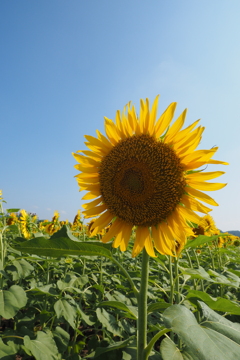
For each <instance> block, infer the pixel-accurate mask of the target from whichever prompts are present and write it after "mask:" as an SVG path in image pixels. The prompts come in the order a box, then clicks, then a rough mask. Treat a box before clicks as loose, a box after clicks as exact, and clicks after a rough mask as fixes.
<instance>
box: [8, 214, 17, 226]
mask: <svg viewBox="0 0 240 360" xmlns="http://www.w3.org/2000/svg"><path fill="white" fill-rule="evenodd" d="M17 222H18V217H17V215H16V214H15V213H11V214H9V217H8V219H7V225H13V224H16V223H17Z"/></svg>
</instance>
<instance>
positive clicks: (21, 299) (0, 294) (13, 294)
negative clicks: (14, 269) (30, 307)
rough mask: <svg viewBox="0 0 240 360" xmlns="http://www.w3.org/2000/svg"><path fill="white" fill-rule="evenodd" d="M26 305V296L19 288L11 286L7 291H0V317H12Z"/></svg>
mask: <svg viewBox="0 0 240 360" xmlns="http://www.w3.org/2000/svg"><path fill="white" fill-rule="evenodd" d="M26 303H27V296H26V294H25V291H24V290H23V289H22V288H21V287H20V286H18V285H13V286H11V287H10V288H9V289H8V290H0V315H1V316H3V317H4V318H5V319H10V318H12V317H14V316H15V315H16V313H17V312H18V310H19V309H21V308H23V307H24V306H25V305H26Z"/></svg>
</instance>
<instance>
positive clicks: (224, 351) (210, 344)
mask: <svg viewBox="0 0 240 360" xmlns="http://www.w3.org/2000/svg"><path fill="white" fill-rule="evenodd" d="M205 306H207V305H205ZM163 321H164V325H165V326H166V327H167V328H171V329H172V331H173V332H175V333H177V334H178V336H179V337H180V339H181V340H182V341H183V343H184V344H185V345H186V347H187V350H186V353H187V354H189V356H192V355H193V354H194V357H193V356H192V357H193V358H194V360H211V359H218V360H226V359H227V360H236V359H239V358H240V346H239V345H238V344H237V343H236V342H234V341H232V340H231V339H230V338H229V337H227V336H225V335H223V334H222V333H220V332H217V331H215V330H212V329H210V328H207V327H202V326H200V325H199V324H198V323H197V321H196V319H195V317H194V315H193V314H192V312H191V311H190V310H188V309H187V308H186V307H185V306H182V305H173V306H171V307H169V308H168V309H166V310H165V311H164V313H163Z"/></svg>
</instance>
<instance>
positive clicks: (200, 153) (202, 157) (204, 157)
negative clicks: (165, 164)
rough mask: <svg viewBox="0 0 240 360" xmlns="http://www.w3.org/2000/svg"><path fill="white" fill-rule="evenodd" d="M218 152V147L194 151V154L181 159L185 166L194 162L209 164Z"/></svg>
mask: <svg viewBox="0 0 240 360" xmlns="http://www.w3.org/2000/svg"><path fill="white" fill-rule="evenodd" d="M217 150H218V147H215V148H213V149H210V150H197V151H194V152H193V153H192V154H187V155H186V156H180V159H181V162H182V163H183V164H188V163H190V162H194V161H205V162H208V160H210V159H211V157H212V156H213V155H214V154H215V152H216V151H217Z"/></svg>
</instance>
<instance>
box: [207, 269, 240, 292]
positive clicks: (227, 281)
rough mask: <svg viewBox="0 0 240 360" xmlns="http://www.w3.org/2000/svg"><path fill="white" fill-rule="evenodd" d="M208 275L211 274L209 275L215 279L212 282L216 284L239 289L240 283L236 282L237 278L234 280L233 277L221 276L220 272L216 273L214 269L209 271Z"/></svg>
mask: <svg viewBox="0 0 240 360" xmlns="http://www.w3.org/2000/svg"><path fill="white" fill-rule="evenodd" d="M208 273H209V275H211V276H213V277H214V278H213V279H212V281H213V282H214V283H216V284H223V285H228V286H233V287H236V288H238V287H239V281H236V278H234V279H233V277H229V278H227V277H226V276H224V275H223V274H219V273H218V272H216V271H214V270H212V269H210V270H208ZM232 275H233V274H232Z"/></svg>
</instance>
